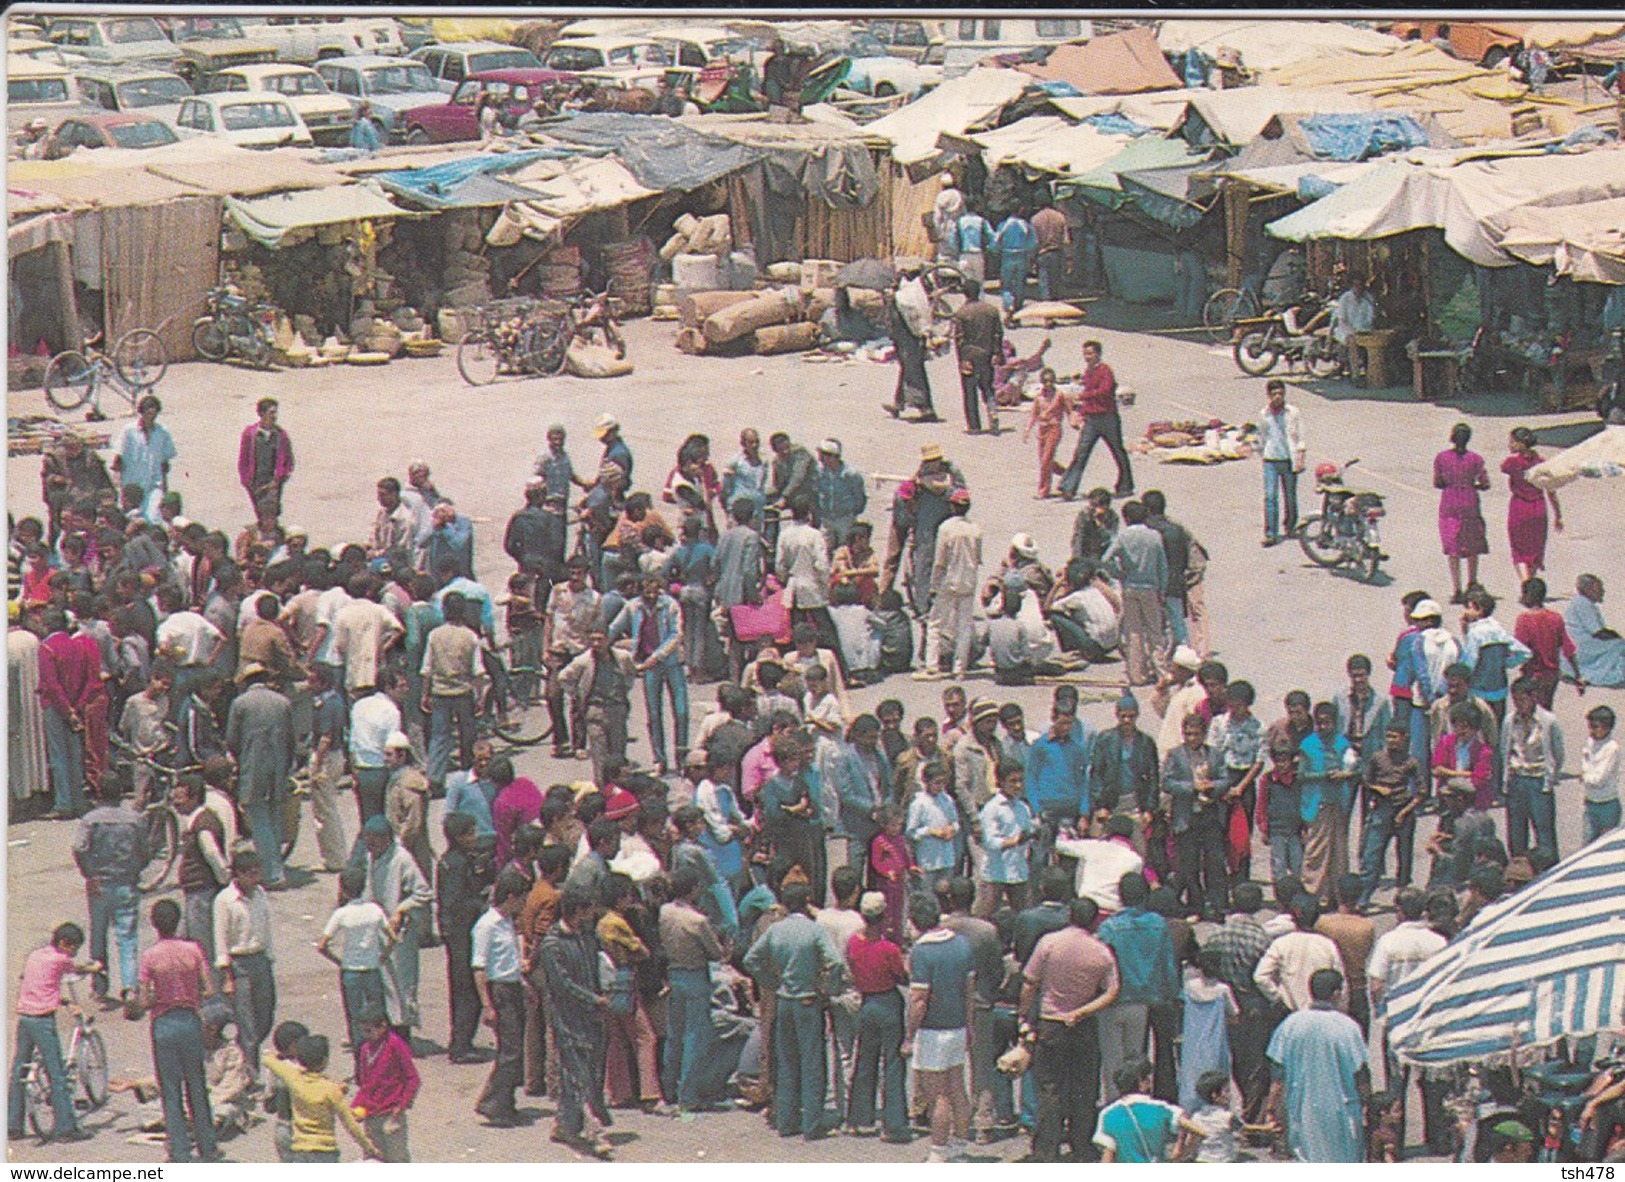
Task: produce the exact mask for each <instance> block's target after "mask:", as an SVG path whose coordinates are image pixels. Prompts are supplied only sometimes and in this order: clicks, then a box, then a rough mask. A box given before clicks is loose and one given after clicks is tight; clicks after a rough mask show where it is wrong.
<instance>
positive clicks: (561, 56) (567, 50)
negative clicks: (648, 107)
mask: <svg viewBox="0 0 1625 1182" xmlns="http://www.w3.org/2000/svg"><path fill="white" fill-rule="evenodd" d="M542 64H543V65H544V66H546V67H547V68H548V69H550V70H559V71H561V72H564V73H569V74H573V75H575V76H576V77H577V78H580V79H582V80H584V81H587V82H597V83H603V84H606V85H609V86H641V87H644V88H645V89H647V90H658V89H659V88H660V81H661V79H662V78H664V77H665V76H666V72H667V70H668V69H669V68H670V67H671V64H672V61H671V56H670V55H669V54H668V53H667V52H666V49H665V47H664V46H662V45H661V44H660V42H658V41H655V40H652V39H651V38H648V37H575V38H571V39H569V40H566V41H561V42H555V43H554V44H553V45H552V46H551V47H549V49H548V51H547V52H546V53H545V54H543V55H542Z"/></svg>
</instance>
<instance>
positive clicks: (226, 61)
mask: <svg viewBox="0 0 1625 1182" xmlns="http://www.w3.org/2000/svg"><path fill="white" fill-rule="evenodd" d="M169 36H170V38H171V39H173V40H174V42H175V48H176V49H178V50H179V51H180V59H181V60H180V61H179V62H178V63H177V64H176V67H175V72H176V73H178V74H180V75H181V77H183V78H185V79H186V80H187V81H188V82H190V83H193V84H194V85H196V84H197V83H198V82H199V81H201V80H202V79H203V78H204V77H206V76H207V75H209V74H216V73H219V72H220V71H221V70H229V69H230V68H231V67H232V66H251V65H256V64H258V63H261V62H273V61H275V60H276V47H275V46H273V45H271V44H269V43H268V42H265V41H260V40H257V39H254V38H250V37H249V35H248V33H247V31H246V30H245V29H244V28H243V23H242V21H240V20H238V19H237V18H236V17H234V16H177V17H170V18H169Z"/></svg>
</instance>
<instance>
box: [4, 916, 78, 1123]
mask: <svg viewBox="0 0 1625 1182" xmlns="http://www.w3.org/2000/svg"><path fill="white" fill-rule="evenodd" d="M84 945H85V933H84V930H83V929H82V928H80V927H79V925H78V924H76V923H64V924H60V925H58V926H57V929H56V931H54V932H52V933H51V942H50V943H49V944H48V945H46V946H45V947H44V948H36V949H34V951H33V952H30V953H29V954H28V959H27V960H26V961H24V962H23V973H22V988H21V989H20V990H19V991H18V994H17V1036H16V1038H15V1039H14V1040H13V1041H14V1043H15V1045H16V1052H15V1054H14V1055H13V1057H12V1060H11V1093H10V1097H9V1104H8V1106H7V1113H6V1130H7V1135H8V1136H9V1138H10V1139H11V1140H13V1141H18V1140H21V1139H22V1138H23V1137H25V1136H27V1135H28V1134H27V1132H26V1130H25V1129H24V1128H23V1108H24V1100H25V1096H24V1091H23V1087H24V1085H23V1080H22V1076H23V1073H24V1072H25V1071H26V1070H27V1067H28V1064H29V1063H30V1062H31V1061H32V1060H33V1057H34V1051H35V1049H36V1048H38V1050H39V1051H40V1053H41V1055H42V1056H43V1057H44V1059H45V1072H46V1075H48V1076H49V1077H50V1080H51V1106H52V1108H54V1109H55V1112H56V1121H55V1123H54V1124H53V1125H52V1128H51V1135H50V1137H48V1138H47V1140H50V1141H53V1142H60V1141H88V1140H89V1139H90V1133H89V1132H88V1131H86V1130H85V1129H82V1128H80V1127H79V1121H78V1117H77V1116H76V1115H75V1114H74V1110H73V1085H72V1083H71V1081H70V1080H69V1079H68V1073H67V1071H66V1070H65V1069H64V1068H63V1065H62V1040H61V1038H60V1037H59V1036H58V1034H57V1029H56V1012H57V1010H58V1009H59V1008H61V1005H62V978H63V977H65V976H67V975H68V974H69V973H94V972H97V971H98V970H100V969H101V967H102V966H101V965H99V964H97V963H95V962H94V961H91V962H87V963H83V964H81V963H78V962H76V961H75V960H74V957H75V955H77V954H78V952H79V949H81V948H83V947H84ZM69 1008H70V1012H75V1013H76V1012H77V1010H78V1007H77V1006H70V1007H69Z"/></svg>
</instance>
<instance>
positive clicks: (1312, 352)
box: [1231, 303, 1343, 378]
mask: <svg viewBox="0 0 1625 1182" xmlns="http://www.w3.org/2000/svg"><path fill="white" fill-rule="evenodd" d="M1305 316H1307V319H1305ZM1236 331H1237V333H1238V334H1239V335H1238V336H1237V337H1236V343H1235V346H1234V347H1233V349H1232V350H1231V352H1232V354H1233V355H1234V356H1235V359H1236V364H1237V365H1238V366H1239V367H1240V368H1241V372H1242V373H1244V374H1248V375H1250V376H1252V377H1255V378H1261V377H1263V376H1264V375H1265V374H1267V373H1269V372H1270V371H1271V370H1272V369H1274V368H1275V366H1276V364H1277V363H1278V362H1279V361H1280V360H1281V359H1282V358H1285V359H1286V363H1287V369H1288V371H1289V372H1290V370H1291V369H1292V366H1293V365H1295V364H1302V365H1303V366H1304V368H1305V369H1307V370H1308V371H1309V373H1310V374H1311V375H1313V376H1314V377H1317V378H1329V377H1333V376H1335V375H1336V374H1337V372H1338V371H1339V370H1340V369H1342V368H1343V351H1342V349H1340V348H1339V347H1338V345H1337V342H1335V341H1334V340H1332V328H1331V309H1330V307H1328V306H1327V305H1325V304H1320V305H1318V306H1317V305H1316V304H1313V303H1300V304H1296V305H1293V306H1292V307H1289V308H1284V309H1280V310H1278V311H1273V312H1270V313H1268V314H1267V315H1264V316H1259V317H1255V318H1252V319H1247V320H1239V321H1237V322H1236Z"/></svg>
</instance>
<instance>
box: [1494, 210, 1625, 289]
mask: <svg viewBox="0 0 1625 1182" xmlns="http://www.w3.org/2000/svg"><path fill="white" fill-rule="evenodd" d="M1496 225H1497V228H1499V229H1502V231H1503V232H1502V234H1501V249H1502V250H1504V251H1506V252H1507V253H1508V254H1510V255H1513V256H1515V257H1517V258H1520V259H1522V260H1523V261H1524V262H1526V263H1534V264H1535V265H1536V266H1540V267H1546V266H1550V267H1553V268H1554V269H1555V270H1556V271H1557V273H1558V274H1559V275H1567V276H1568V277H1569V278H1571V279H1578V280H1580V281H1581V282H1583V283H1625V198H1617V197H1616V198H1613V199H1612V200H1607V201H1590V202H1586V203H1585V204H1582V205H1558V206H1539V205H1526V206H1523V207H1521V208H1519V209H1514V210H1511V211H1510V212H1509V213H1507V214H1506V215H1504V217H1501V218H1498V219H1496Z"/></svg>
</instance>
